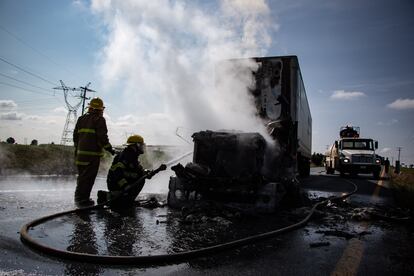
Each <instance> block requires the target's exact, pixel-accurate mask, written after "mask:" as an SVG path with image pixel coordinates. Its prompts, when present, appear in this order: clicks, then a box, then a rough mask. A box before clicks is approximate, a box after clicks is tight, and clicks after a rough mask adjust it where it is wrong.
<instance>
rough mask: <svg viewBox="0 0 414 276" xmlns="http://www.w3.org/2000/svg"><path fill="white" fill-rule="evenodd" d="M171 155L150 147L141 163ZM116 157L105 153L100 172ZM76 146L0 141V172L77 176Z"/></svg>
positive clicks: (155, 162) (157, 161)
mask: <svg viewBox="0 0 414 276" xmlns="http://www.w3.org/2000/svg"><path fill="white" fill-rule="evenodd" d="M170 158H171V157H170V156H169V155H168V154H167V153H166V152H165V151H164V150H163V149H162V148H161V147H147V151H146V153H145V154H144V155H142V156H140V161H141V164H142V166H143V167H144V168H146V169H152V168H153V167H156V166H158V165H159V164H161V163H162V162H165V161H167V160H169V159H170ZM112 159H113V157H112V156H111V155H110V154H109V153H107V152H105V155H104V157H103V158H102V159H101V164H100V166H99V174H100V175H106V174H107V172H108V170H109V167H110V166H111V163H112ZM76 173H77V168H76V166H75V163H74V147H73V146H62V145H53V144H47V145H39V146H36V145H17V144H7V143H0V175H16V174H33V175H75V174H76Z"/></svg>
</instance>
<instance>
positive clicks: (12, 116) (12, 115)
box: [0, 112, 24, 121]
mask: <svg viewBox="0 0 414 276" xmlns="http://www.w3.org/2000/svg"><path fill="white" fill-rule="evenodd" d="M23 116H24V114H22V113H17V112H4V113H1V114H0V120H6V121H18V120H22V119H23Z"/></svg>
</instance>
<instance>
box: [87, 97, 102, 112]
mask: <svg viewBox="0 0 414 276" xmlns="http://www.w3.org/2000/svg"><path fill="white" fill-rule="evenodd" d="M89 108H93V109H98V110H104V108H105V106H104V103H103V101H102V100H101V99H100V98H93V99H92V100H91V101H90V103H89Z"/></svg>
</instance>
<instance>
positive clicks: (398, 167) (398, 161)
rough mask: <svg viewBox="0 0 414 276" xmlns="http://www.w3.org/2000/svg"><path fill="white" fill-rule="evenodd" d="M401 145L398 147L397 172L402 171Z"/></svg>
mask: <svg viewBox="0 0 414 276" xmlns="http://www.w3.org/2000/svg"><path fill="white" fill-rule="evenodd" d="M401 149H402V148H401V147H397V150H398V160H397V161H395V173H400V164H401V163H400V156H401Z"/></svg>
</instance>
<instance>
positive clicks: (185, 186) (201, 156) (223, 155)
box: [168, 56, 312, 212]
mask: <svg viewBox="0 0 414 276" xmlns="http://www.w3.org/2000/svg"><path fill="white" fill-rule="evenodd" d="M252 60H253V61H255V62H256V63H257V65H258V68H257V70H252V69H247V70H250V71H249V72H248V73H249V74H252V77H253V80H254V86H253V88H250V89H249V91H250V93H251V96H252V98H253V99H254V104H255V107H256V110H257V115H258V116H259V117H260V118H261V120H262V121H263V124H265V126H266V128H267V130H268V132H269V134H270V136H271V137H272V139H273V140H274V143H273V144H272V145H270V143H266V141H265V139H264V138H263V136H262V135H261V134H259V133H244V132H236V131H220V132H214V131H208V130H207V131H200V132H197V133H194V134H193V136H192V137H193V140H194V154H193V162H190V163H188V164H187V165H186V166H183V165H181V164H178V165H176V166H174V167H172V169H173V170H174V171H175V173H176V177H171V178H170V183H169V194H168V204H169V206H171V207H173V208H174V207H176V208H180V207H182V206H186V205H188V204H191V203H194V201H199V200H213V201H221V202H226V203H234V204H242V205H243V206H246V204H247V205H248V206H253V207H254V208H258V209H261V210H263V211H269V212H272V211H274V210H275V208H276V207H277V206H278V205H279V203H280V202H281V200H282V199H284V198H285V195H286V194H287V193H288V194H289V192H292V191H297V190H298V187H297V181H296V175H297V174H299V175H300V176H308V175H309V171H310V158H311V144H312V117H311V114H310V109H309V104H308V100H307V97H306V92H305V87H304V84H303V79H302V74H301V71H300V68H299V63H298V59H297V57H296V56H282V57H261V58H253V59H252ZM243 62H246V60H243V59H242V60H240V59H238V60H227V61H224V62H223V64H219V66H218V67H221V66H222V65H224V66H231V67H232V68H233V70H235V71H237V70H238V68H240V70H246V67H245V66H244V67H243V66H242V63H243ZM217 72H218V74H217V76H216V78H226V77H228V76H227V75H226V74H220V68H218V69H217ZM252 104H253V103H252Z"/></svg>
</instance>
